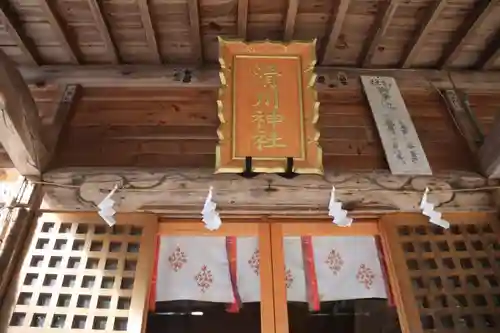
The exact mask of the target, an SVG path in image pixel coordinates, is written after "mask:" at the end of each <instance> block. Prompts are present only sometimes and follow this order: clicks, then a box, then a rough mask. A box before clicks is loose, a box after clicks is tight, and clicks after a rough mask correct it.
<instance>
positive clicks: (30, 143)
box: [0, 51, 47, 175]
mask: <svg viewBox="0 0 500 333" xmlns="http://www.w3.org/2000/svg"><path fill="white" fill-rule="evenodd" d="M0 112H1V115H2V120H1V121H0V143H1V144H2V145H3V147H4V148H5V150H6V151H7V153H8V155H9V157H10V158H11V160H12V162H13V163H14V166H15V167H16V169H17V170H18V171H19V173H21V174H22V175H39V174H40V173H41V171H42V170H43V167H44V166H45V162H46V158H47V148H46V146H45V143H44V141H43V138H42V132H41V121H40V117H39V116H38V109H37V107H36V105H35V102H34V101H33V98H32V96H31V92H30V90H29V88H28V86H27V85H26V84H25V82H24V81H23V78H22V77H21V75H20V74H19V71H18V70H17V68H16V65H15V64H14V63H13V62H12V60H10V59H9V58H8V57H7V56H6V55H5V53H3V52H2V51H0Z"/></svg>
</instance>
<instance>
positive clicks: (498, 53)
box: [474, 29, 500, 70]
mask: <svg viewBox="0 0 500 333" xmlns="http://www.w3.org/2000/svg"><path fill="white" fill-rule="evenodd" d="M499 57H500V29H499V30H498V31H497V32H496V33H495V35H494V36H493V38H492V39H491V41H490V42H489V43H488V45H487V46H486V49H485V50H484V51H483V53H482V54H481V56H480V57H479V60H478V61H477V63H476V65H475V66H474V67H476V68H477V69H484V70H489V69H492V68H493V67H494V65H495V62H496V61H497V60H498V58H499Z"/></svg>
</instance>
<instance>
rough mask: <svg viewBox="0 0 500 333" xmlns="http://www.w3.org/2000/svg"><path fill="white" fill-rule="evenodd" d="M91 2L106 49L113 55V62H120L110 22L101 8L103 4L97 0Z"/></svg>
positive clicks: (93, 14) (90, 5)
mask: <svg viewBox="0 0 500 333" xmlns="http://www.w3.org/2000/svg"><path fill="white" fill-rule="evenodd" d="M87 3H88V4H89V7H90V11H91V12H92V16H93V17H94V21H95V23H96V25H97V29H98V30H99V33H100V34H101V37H102V39H103V41H104V45H106V50H107V51H108V52H109V55H110V57H111V63H112V64H115V65H116V64H119V63H120V57H119V55H118V51H117V49H116V45H115V43H114V41H113V38H112V37H111V33H110V31H109V26H108V23H107V21H106V19H105V17H104V13H103V12H102V10H101V6H100V5H99V3H98V2H97V1H95V0H87Z"/></svg>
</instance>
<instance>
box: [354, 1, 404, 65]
mask: <svg viewBox="0 0 500 333" xmlns="http://www.w3.org/2000/svg"><path fill="white" fill-rule="evenodd" d="M400 2H401V0H390V1H385V2H384V6H383V7H382V8H381V11H379V13H378V15H377V18H376V19H375V23H374V26H373V28H372V29H371V30H372V36H371V37H370V38H368V39H367V42H366V43H365V45H364V50H363V52H362V53H361V57H360V58H361V61H360V63H361V67H368V66H370V64H371V61H372V58H373V55H374V54H375V50H376V49H377V47H378V45H379V44H380V42H381V41H382V38H383V37H384V35H385V32H386V31H387V29H388V28H389V25H390V24H391V21H392V18H393V17H394V14H395V13H396V9H397V8H398V6H399V4H400Z"/></svg>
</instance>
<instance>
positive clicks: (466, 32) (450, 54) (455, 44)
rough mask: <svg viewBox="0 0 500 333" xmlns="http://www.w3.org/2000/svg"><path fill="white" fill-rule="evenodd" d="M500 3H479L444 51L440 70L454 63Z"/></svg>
mask: <svg viewBox="0 0 500 333" xmlns="http://www.w3.org/2000/svg"><path fill="white" fill-rule="evenodd" d="M498 2H499V1H498V0H494V1H491V0H480V1H479V2H478V3H477V5H476V7H475V8H474V10H473V11H472V12H471V13H470V14H469V15H468V16H467V18H466V19H465V20H464V22H463V23H462V25H461V26H460V28H459V30H458V32H457V33H456V34H455V36H453V38H452V40H451V42H450V43H449V44H448V46H446V48H445V49H444V51H443V55H442V57H441V59H439V63H438V67H439V68H444V67H449V66H450V65H451V64H452V63H453V61H454V60H455V59H456V58H457V56H458V54H459V53H460V51H461V50H462V49H463V47H464V45H465V42H466V41H467V40H469V39H470V37H471V36H473V35H474V34H475V31H476V29H477V28H478V27H479V26H480V25H481V24H482V23H483V22H484V20H485V19H486V17H488V15H490V14H491V12H492V11H493V9H494V8H495V6H496V5H498Z"/></svg>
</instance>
